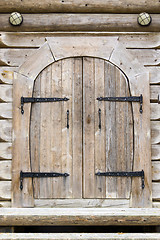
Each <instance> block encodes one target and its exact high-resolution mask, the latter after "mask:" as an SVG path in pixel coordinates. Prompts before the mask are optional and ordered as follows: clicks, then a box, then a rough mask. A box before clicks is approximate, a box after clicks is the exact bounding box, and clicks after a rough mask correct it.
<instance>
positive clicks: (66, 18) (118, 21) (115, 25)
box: [0, 13, 160, 32]
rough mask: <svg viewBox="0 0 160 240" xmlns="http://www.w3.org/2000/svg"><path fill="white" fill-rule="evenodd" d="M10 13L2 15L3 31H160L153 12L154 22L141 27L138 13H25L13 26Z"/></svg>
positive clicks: (0, 16)
mask: <svg viewBox="0 0 160 240" xmlns="http://www.w3.org/2000/svg"><path fill="white" fill-rule="evenodd" d="M9 16H10V15H9V14H1V15H0V22H1V25H0V31H3V32H44V31H45V32H57V31H87V32H88V31H97V32H102V31H103V32H104V31H105V32H106V31H113V32H124V31H125V32H153V31H154V32H159V25H160V16H159V15H158V14H152V23H151V24H150V25H149V26H148V27H141V26H140V25H139V24H138V23H137V14H116V15H115V14H58V13H57V14H32V15H31V14H23V19H24V21H23V24H22V25H21V26H19V27H14V26H12V25H11V24H10V23H9V21H8V18H9Z"/></svg>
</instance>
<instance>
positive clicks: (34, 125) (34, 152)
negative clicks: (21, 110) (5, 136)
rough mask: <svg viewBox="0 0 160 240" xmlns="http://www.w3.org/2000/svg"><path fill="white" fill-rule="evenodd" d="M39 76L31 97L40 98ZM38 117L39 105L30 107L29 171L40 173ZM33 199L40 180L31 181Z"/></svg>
mask: <svg viewBox="0 0 160 240" xmlns="http://www.w3.org/2000/svg"><path fill="white" fill-rule="evenodd" d="M40 85H41V75H39V76H38V77H37V78H36V80H35V84H34V89H33V97H41V86H40ZM40 115H41V103H36V104H32V106H31V123H30V150H31V170H32V171H33V172H40V165H39V159H40ZM33 190H34V198H38V197H39V195H40V179H39V178H34V179H33Z"/></svg>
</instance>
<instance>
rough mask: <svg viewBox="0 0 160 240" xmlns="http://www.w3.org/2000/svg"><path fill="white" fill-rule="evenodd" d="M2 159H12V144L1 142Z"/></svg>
mask: <svg viewBox="0 0 160 240" xmlns="http://www.w3.org/2000/svg"><path fill="white" fill-rule="evenodd" d="M0 159H7V160H10V159H12V143H5V142H0Z"/></svg>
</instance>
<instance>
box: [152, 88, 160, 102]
mask: <svg viewBox="0 0 160 240" xmlns="http://www.w3.org/2000/svg"><path fill="white" fill-rule="evenodd" d="M159 93H160V85H151V86H150V99H151V101H153V102H158V94H159Z"/></svg>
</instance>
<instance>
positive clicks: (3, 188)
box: [0, 181, 11, 200]
mask: <svg viewBox="0 0 160 240" xmlns="http://www.w3.org/2000/svg"><path fill="white" fill-rule="evenodd" d="M10 199H11V181H0V200H10Z"/></svg>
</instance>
